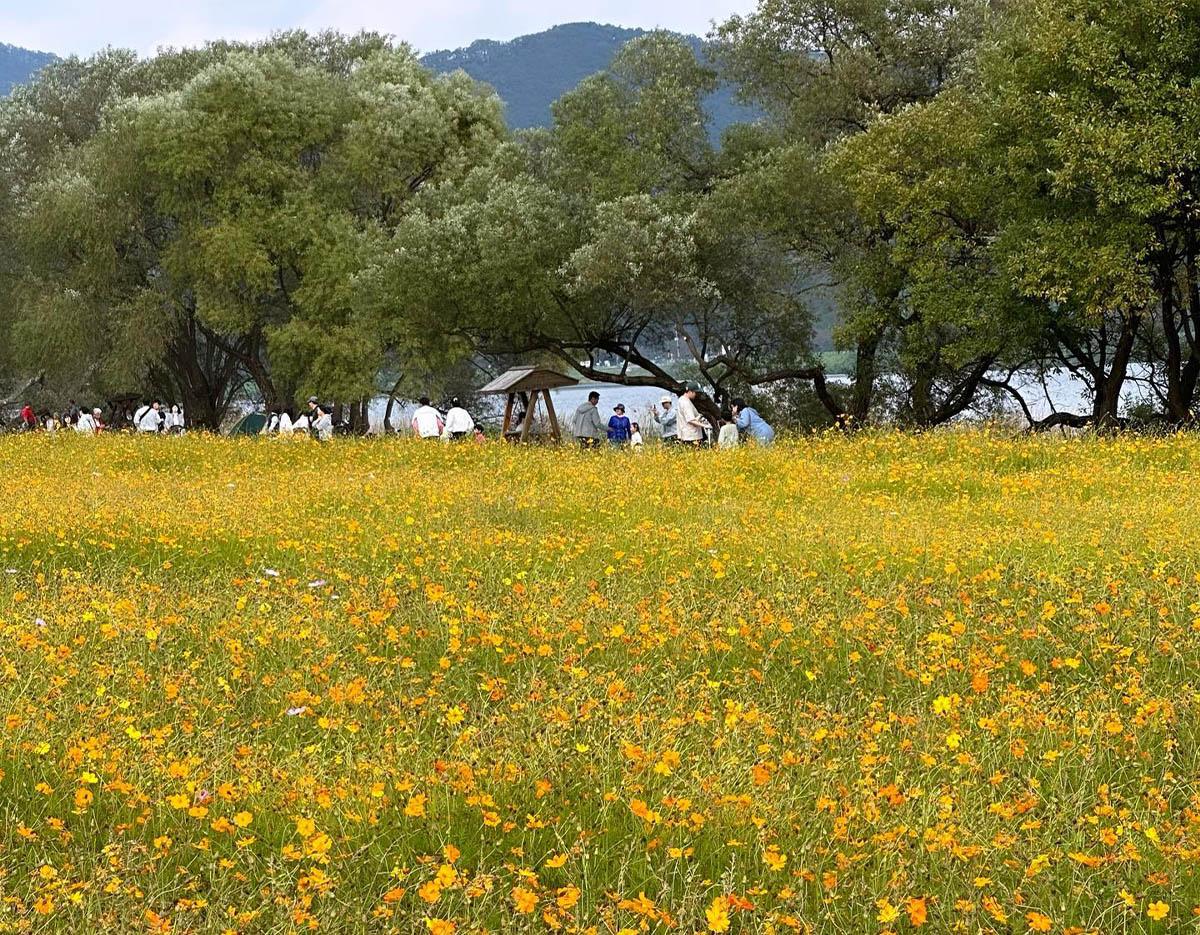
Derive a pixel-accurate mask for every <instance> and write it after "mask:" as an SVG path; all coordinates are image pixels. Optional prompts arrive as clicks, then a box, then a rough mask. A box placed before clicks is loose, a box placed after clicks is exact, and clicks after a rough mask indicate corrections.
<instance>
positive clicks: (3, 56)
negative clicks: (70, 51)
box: [0, 42, 55, 97]
mask: <svg viewBox="0 0 1200 935" xmlns="http://www.w3.org/2000/svg"><path fill="white" fill-rule="evenodd" d="M54 58H55V56H53V55H51V54H50V53H49V52H31V51H30V50H29V49H21V48H18V47H17V46H15V45H8V44H7V43H4V42H0V97H5V96H6V95H7V94H8V92H9V91H11V90H12V89H13V85H16V84H22V83H24V82H26V81H28V80H29V79H30V78H32V77H33V76H34V75H35V74H37V73H38V72H39V71H41V69H42V67H43V66H45V65H48V64H50V63H51V62H52V61H54Z"/></svg>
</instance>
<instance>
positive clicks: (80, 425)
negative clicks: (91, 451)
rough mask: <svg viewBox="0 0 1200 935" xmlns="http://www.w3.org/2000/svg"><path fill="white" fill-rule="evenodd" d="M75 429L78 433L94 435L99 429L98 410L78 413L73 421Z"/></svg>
mask: <svg viewBox="0 0 1200 935" xmlns="http://www.w3.org/2000/svg"><path fill="white" fill-rule="evenodd" d="M75 431H76V432H78V433H79V434H80V435H95V434H96V433H97V432H98V431H100V410H99V409H93V410H92V411H91V412H82V413H80V414H79V419H78V420H77V421H76V422H75Z"/></svg>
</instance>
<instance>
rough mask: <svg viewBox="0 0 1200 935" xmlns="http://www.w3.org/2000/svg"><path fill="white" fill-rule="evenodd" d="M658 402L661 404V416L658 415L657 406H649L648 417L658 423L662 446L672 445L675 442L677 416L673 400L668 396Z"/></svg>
mask: <svg viewBox="0 0 1200 935" xmlns="http://www.w3.org/2000/svg"><path fill="white" fill-rule="evenodd" d="M659 402H660V403H661V404H662V415H661V416H660V415H659V414H658V406H651V407H650V416H651V418H653V419H654V421H655V422H657V423H658V427H659V429H660V430H661V431H662V440H663V444H665V445H673V444H675V442H676V440H677V438H676V435H677V422H676V420H677V417H678V415H679V413H678V412H676V411H675V408H674V405H675V400H673V399H672V398H671V397H670V396H664V397H663V398H662V399H660V400H659Z"/></svg>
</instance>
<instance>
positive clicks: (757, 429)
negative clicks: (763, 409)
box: [730, 399, 775, 445]
mask: <svg viewBox="0 0 1200 935" xmlns="http://www.w3.org/2000/svg"><path fill="white" fill-rule="evenodd" d="M730 408H732V410H733V417H734V419H736V420H737V421H736V424H737V427H738V433H739V434H741V435H744V436H745V437H747V438H749V439H752V440H753V441H756V442H758V443H759V444H760V445H769V444H771V442H773V441H775V430H774V429H773V428H771V425H770V423H769V422H767V420H766V419H764V418H763V417H762V416H760V415H759V414H758V410H757V409H755V408H754V407H753V406H747V405H746V401H745V400H744V399H735V400H734V401H733V403H732V405H731V407H730Z"/></svg>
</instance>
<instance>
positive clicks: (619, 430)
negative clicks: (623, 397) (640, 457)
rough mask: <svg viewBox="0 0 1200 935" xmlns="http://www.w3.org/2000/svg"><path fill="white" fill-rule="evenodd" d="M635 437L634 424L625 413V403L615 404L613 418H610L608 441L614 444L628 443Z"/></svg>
mask: <svg viewBox="0 0 1200 935" xmlns="http://www.w3.org/2000/svg"><path fill="white" fill-rule="evenodd" d="M632 437H633V424H632V423H631V422H630V421H629V417H628V416H627V415H625V405H624V404H623V403H617V404H616V405H615V406H613V415H612V418H610V419H609V420H608V441H609V444H612V445H628V444H629V439H630V438H632Z"/></svg>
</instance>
